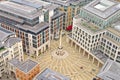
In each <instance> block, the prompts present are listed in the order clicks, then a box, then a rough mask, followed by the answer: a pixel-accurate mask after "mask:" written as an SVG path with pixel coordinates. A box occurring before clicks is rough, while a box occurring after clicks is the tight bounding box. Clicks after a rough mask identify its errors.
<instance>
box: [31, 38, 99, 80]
mask: <svg viewBox="0 0 120 80" xmlns="http://www.w3.org/2000/svg"><path fill="white" fill-rule="evenodd" d="M58 46H59V40H52V41H51V48H50V49H49V50H47V51H46V52H45V53H43V54H41V55H40V56H39V57H37V58H36V60H37V61H38V62H39V63H40V69H41V72H42V71H43V70H45V69H46V68H50V69H52V70H54V71H57V72H59V73H61V74H63V75H65V76H68V77H70V78H71V80H92V78H93V77H95V76H96V74H97V73H98V71H99V69H100V68H98V67H97V66H96V65H95V64H92V61H90V60H89V59H87V57H86V56H82V53H79V52H78V50H75V48H74V47H70V44H68V43H67V42H66V36H64V37H63V38H62V47H63V49H64V50H65V51H67V53H68V55H67V56H66V57H65V58H59V57H58V56H57V57H55V56H53V55H52V53H53V52H54V51H55V50H57V49H58ZM33 59H35V58H33Z"/></svg>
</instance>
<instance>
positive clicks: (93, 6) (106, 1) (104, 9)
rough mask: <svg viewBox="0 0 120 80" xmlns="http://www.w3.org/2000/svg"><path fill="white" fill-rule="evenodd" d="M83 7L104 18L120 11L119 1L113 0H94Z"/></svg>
mask: <svg viewBox="0 0 120 80" xmlns="http://www.w3.org/2000/svg"><path fill="white" fill-rule="evenodd" d="M83 9H84V10H86V11H88V12H90V13H92V14H95V15H97V16H99V17H101V18H103V19H106V18H108V17H110V16H112V15H114V14H115V13H117V12H118V11H120V3H119V2H117V1H114V0H94V1H92V2H91V3H89V4H87V5H86V6H84V7H83Z"/></svg>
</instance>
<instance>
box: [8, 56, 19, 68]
mask: <svg viewBox="0 0 120 80" xmlns="http://www.w3.org/2000/svg"><path fill="white" fill-rule="evenodd" d="M8 63H10V64H11V65H12V66H15V67H18V66H20V65H21V62H20V61H19V60H18V59H16V58H13V59H11V60H9V61H8Z"/></svg>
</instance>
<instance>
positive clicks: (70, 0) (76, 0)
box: [46, 0, 85, 6]
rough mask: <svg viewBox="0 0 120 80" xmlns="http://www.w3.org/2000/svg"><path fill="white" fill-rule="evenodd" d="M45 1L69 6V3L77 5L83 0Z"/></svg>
mask: <svg viewBox="0 0 120 80" xmlns="http://www.w3.org/2000/svg"><path fill="white" fill-rule="evenodd" d="M46 1H48V2H51V3H55V4H58V5H63V6H70V4H73V5H77V4H79V3H80V2H82V1H85V0H46Z"/></svg>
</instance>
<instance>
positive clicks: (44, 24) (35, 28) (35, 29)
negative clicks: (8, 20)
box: [16, 22, 49, 34]
mask: <svg viewBox="0 0 120 80" xmlns="http://www.w3.org/2000/svg"><path fill="white" fill-rule="evenodd" d="M16 27H18V28H20V29H23V30H26V31H28V32H33V33H35V34H37V33H39V32H40V31H41V30H43V29H46V28H48V27H49V23H47V22H41V23H39V24H37V25H35V26H33V27H31V26H29V25H26V24H24V25H19V24H18V25H16Z"/></svg>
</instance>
